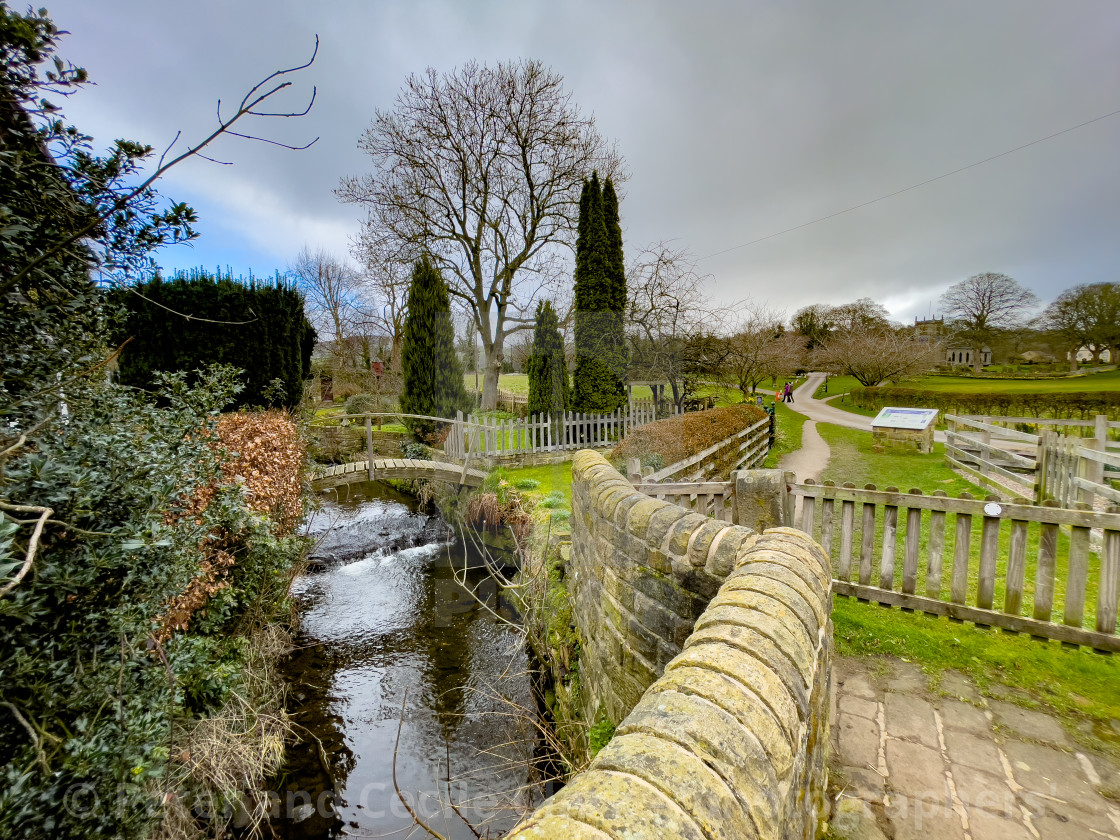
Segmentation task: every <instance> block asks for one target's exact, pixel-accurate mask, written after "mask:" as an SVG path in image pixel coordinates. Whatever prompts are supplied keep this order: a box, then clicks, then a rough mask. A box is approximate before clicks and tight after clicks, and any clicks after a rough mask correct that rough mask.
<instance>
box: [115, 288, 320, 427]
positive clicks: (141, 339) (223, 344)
mask: <svg viewBox="0 0 1120 840" xmlns="http://www.w3.org/2000/svg"><path fill="white" fill-rule="evenodd" d="M133 292H135V294H134V293H133ZM110 299H111V300H112V301H114V302H116V303H118V304H119V305H120V306H121V308H122V310H123V315H124V317H123V321H122V323H120V324H119V327H118V333H117V335H116V337H115V341H116V342H117V343H123V342H124V341H125V339H127V338H131V339H132V341H130V342H129V343H128V344H127V345H125V348H124V350H123V351H122V353H121V357H120V369H119V380H120V382H121V384H122V385H131V386H134V387H138V388H144V389H146V390H151V389H153V388H154V387H155V385H154V383H155V381H156V373H157V372H158V371H164V372H171V371H187V372H191V371H196V370H200V369H202V368H206V367H208V366H210V365H214V364H225V365H233V366H234V367H236V368H239V369H240V370H241V371H243V375H242V377H241V379H242V382H243V384H244V386H245V387H244V389H243V390H242V391H241V392H240V393H239V394H238V395H237V398H236V400H235V407H236V408H242V407H245V406H261V405H281V406H284V407H286V408H294V407H295V406H297V405H299V402H300V399H301V398H302V397H303V380H304V379H306V378H307V377H309V376H310V375H311V350H312V348H313V347H314V346H315V330H314V328H313V327H312V326H311V324H310V322H309V321H308V320H307V318H306V316H305V315H304V312H303V306H304V299H303V295H302V294H301V293H300V292H299V291H298V290H296V289H295V288H293V287H291V286H289V285H288V284H286V283H285V282H284V281H283V280H282V279H281V278H280V277H279V276H277V277H276V278H274V279H272V280H265V281H261V280H256V279H249V280H244V279H236V280H235V279H234V278H233V277H231V276H229V275H226V276H217V275H212V274H210V273H208V272H207V271H206V270H205V269H194V270H192V271H190V272H187V273H183V272H180V273H178V274H176V275H174V276H173V277H172V278H171V279H170V280H165V279H163V278H161V277H158V276H157V277H154V278H152V279H151V280H149V281H147V282H145V283H138V284H137V285H136V286H135V287H133V289H131V290H130V289H116V290H114V291H113V292H111V293H110ZM179 313H183V314H179ZM184 315H189V316H191V317H190V318H186V317H184ZM277 380H279V382H278V383H276V381H277ZM274 383H276V384H279V386H280V388H279V392H276V391H277V389H276V387H275V384H274Z"/></svg>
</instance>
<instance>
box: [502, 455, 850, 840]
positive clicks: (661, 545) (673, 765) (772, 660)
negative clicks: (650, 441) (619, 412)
mask: <svg viewBox="0 0 1120 840" xmlns="http://www.w3.org/2000/svg"><path fill="white" fill-rule="evenodd" d="M572 478H573V480H572V520H573V521H572V551H571V562H570V567H569V579H568V586H569V591H570V592H571V594H572V596H573V604H574V612H575V616H576V621H577V626H578V627H579V631H580V638H581V644H582V649H581V654H580V672H581V680H582V684H583V688H584V698H585V707H584V713H585V716H586V717H587V719H588V720H589V721H590V720H593V719H594V718H595V717H596V716H598V715H599V714H604V713H605V714H606V716H607V717H608V718H610V719H611V720H612V721H614V722H617V723H618V727H617V730H616V732H615V736H614V738H613V739H612V740H611V742H610V743H609V744H608V745H607V746H606V747H605V748H604V749H603V750H602V751H601V752H600V753H599V754H598V755H597V756H596V758H595V759H594V761H593V762H592V764H591V766H590V768H589V769H588V770H587V771H585V772H583V773H581V774H579V775H577V776H576V777H575V778H574V779H573V780H572V781H571V782H570V783H569V784H568V785H567V786H566V787H565V788H564V789H563V790H561V791H560V792H559V793H558V794H556V795H555V796H554V797H552V798H551V799H549V800H548V801H547V802H545V804H544V805H542V806H541V807H540V808H539V809H538V810H537V811H536V812H535V813H533V814H532V815H530V816H529V817H527V818H526V819H525V820H524V821H523V822H522V823H521V824H520V825H519V826H518V827H517V828H516V829H515V830H514V831H513V833H512V834H511V835H510V837H516V838H545V837H548V838H565V839H567V838H573V840H578V839H579V838H597V840H603V838H619V839H620V838H623V837H626V838H633V840H646V839H647V838H648V840H654V838H669V837H683V838H698V840H699V838H706V840H723V838H733V837H734V838H766V839H767V840H777V839H778V838H782V839H783V840H787V839H789V838H796V840H809V839H810V838H812V837H814V835H815V834H816V832H817V828H818V825H819V822H820V821H821V820H822V819H824V818H825V817H826V814H824V813H823V808H824V788H825V781H826V779H825V750H826V748H827V743H828V709H829V692H830V687H831V686H830V662H831V652H832V625H831V620H830V618H829V616H830V611H831V609H830V608H831V595H830V582H831V569H830V565H829V562H828V558H827V557H826V556H825V554H824V552H823V551H822V549H821V548H820V547H819V546H818V545H817V544H816V543H815V542H813V540H812V539H811V538H810V537H808V536H807V535H805V534H804V533H802V532H801V531H797V530H794V529H791V528H773V529H770V530H768V531H766V532H765V533H762V534H759V533H756V532H755V531H753V530H751V529H750V528H746V527H743V526H739V525H728V524H727V523H724V522H718V521H715V520H711V519H708V518H706V517H704V516H701V515H699V514H694V513H690V512H688V511H686V510H684V509H683V508H681V507H678V506H676V505H672V504H669V503H667V502H663V501H660V500H657V499H652V498H649V497H647V496H645V495H644V494H641V493H639V492H637V491H635V490H634V489H633V487H632V486H631V485H630V483H629V482H627V481H626V480H625V479H624V478H622V476H620V475H619V474H618V472H616V471H615V470H614V469H613V468H612V467H611V466H610V464H608V463H607V462H606V461H605V460H604V459H603V458H602V457H601V456H599V455H597V454H595V453H593V452H590V451H583V452H580V453H578V454H577V455H576V458H575V461H574V463H573V473H572Z"/></svg>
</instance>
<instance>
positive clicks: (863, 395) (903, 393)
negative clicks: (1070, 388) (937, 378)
mask: <svg viewBox="0 0 1120 840" xmlns="http://www.w3.org/2000/svg"><path fill="white" fill-rule="evenodd" d="M847 400H848V402H850V403H851V404H853V405H855V406H858V407H859V408H863V409H871V410H878V409H881V408H884V407H885V406H908V407H913V408H937V409H940V410H941V411H947V412H949V413H950V414H987V415H992V416H996V415H998V416H1002V417H1039V418H1044V417H1050V418H1054V419H1059V420H1068V419H1078V418H1079V419H1082V420H1088V419H1089V418H1091V417H1093V416H1094V415H1096V414H1106V415H1108V417H1109V419H1112V420H1117V419H1120V391H1083V392H1079V393H1078V392H1065V393H1063V392H1057V393H1055V392H1049V393H1047V392H1040V393H1029V392H1024V393H1010V392H1002V393H1001V392H999V391H989V392H957V391H926V390H921V389H918V388H896V387H885V386H879V387H875V388H859V389H857V390H855V391H852V392H851V393H850V394H849V395H848V397H847Z"/></svg>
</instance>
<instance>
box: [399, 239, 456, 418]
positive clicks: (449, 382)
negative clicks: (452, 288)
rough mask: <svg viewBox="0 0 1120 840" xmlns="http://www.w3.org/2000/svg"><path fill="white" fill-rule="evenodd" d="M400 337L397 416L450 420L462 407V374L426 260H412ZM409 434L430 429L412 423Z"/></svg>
mask: <svg viewBox="0 0 1120 840" xmlns="http://www.w3.org/2000/svg"><path fill="white" fill-rule="evenodd" d="M406 305H407V312H406V314H405V319H404V327H403V331H402V332H403V334H402V336H401V374H402V377H403V389H402V391H401V400H400V403H401V411H403V412H405V413H406V414H427V415H430V416H435V417H454V416H455V411H456V410H457V409H461V408H464V407H465V406H466V404H467V392H466V388H465V386H464V385H463V371H462V368H461V367H460V365H459V359H458V357H457V356H456V355H455V330H454V328H453V327H452V325H451V306H450V304H449V303H448V298H447V286H446V285H445V284H444V282H443V278H442V277H441V276H440V273H439V271H438V270H437V269H436V268H435V267H434V266H433V265H432V264H431V262H430V261H429V260H428V258H427V257H424V258H423V259H420V260H417V262H416V266H415V267H414V268H413V271H412V285H411V286H410V287H409V289H408V301H407V304H406ZM409 426H410V427H411V428H413V430H414V431H420V432H423V433H431V432H432V431H434V429H435V423H432V422H430V421H420V420H416V421H411V422H410V423H409Z"/></svg>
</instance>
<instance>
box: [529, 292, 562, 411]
mask: <svg viewBox="0 0 1120 840" xmlns="http://www.w3.org/2000/svg"><path fill="white" fill-rule="evenodd" d="M559 324H560V322H559V319H558V318H557V317H556V310H555V309H553V308H552V301H549V300H545V301H541V302H540V303H539V304H538V305H537V322H536V325H535V326H534V328H533V349H532V352H531V353H530V355H529V361H528V363H527V365H526V367H527V368H528V372H529V405H528V413H529V414H530V416H531V415H533V414H548V413H551V412H554V411H564V410H566V409H567V408H568V405H569V403H570V401H571V386H570V385H569V383H568V367H567V364H566V363H565V360H564V339H563V337H562V336H561V335H560V325H559Z"/></svg>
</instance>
